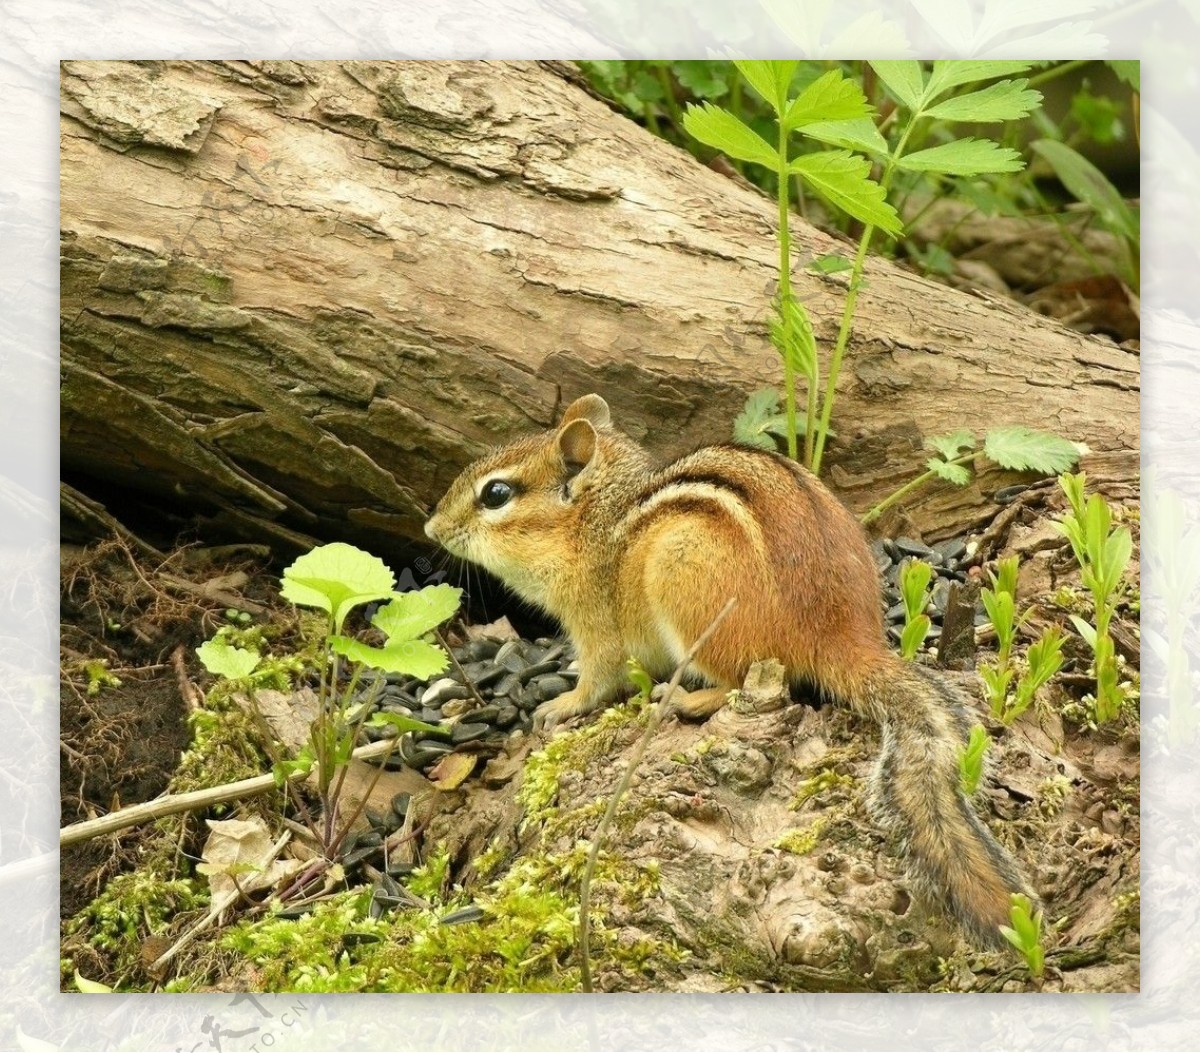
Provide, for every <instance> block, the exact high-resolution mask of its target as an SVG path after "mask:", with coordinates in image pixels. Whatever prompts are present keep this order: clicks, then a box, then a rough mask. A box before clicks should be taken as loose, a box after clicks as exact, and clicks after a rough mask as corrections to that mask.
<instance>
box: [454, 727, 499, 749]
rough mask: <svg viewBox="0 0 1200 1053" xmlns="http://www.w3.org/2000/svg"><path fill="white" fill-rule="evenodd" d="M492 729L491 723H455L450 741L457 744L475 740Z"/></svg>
mask: <svg viewBox="0 0 1200 1053" xmlns="http://www.w3.org/2000/svg"><path fill="white" fill-rule="evenodd" d="M491 730H492V727H491V725H490V724H462V723H459V724H455V725H454V727H453V728H451V729H450V741H451V742H453V743H455V744H458V743H462V742H474V741H475V740H476V739H481V738H483V736H484V735H486V734H487V733H488V732H489V731H491Z"/></svg>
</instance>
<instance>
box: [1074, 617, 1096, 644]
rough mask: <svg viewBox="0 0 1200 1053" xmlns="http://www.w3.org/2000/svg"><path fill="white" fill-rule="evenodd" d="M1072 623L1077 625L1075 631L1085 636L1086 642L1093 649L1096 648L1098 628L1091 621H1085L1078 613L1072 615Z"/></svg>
mask: <svg viewBox="0 0 1200 1053" xmlns="http://www.w3.org/2000/svg"><path fill="white" fill-rule="evenodd" d="M1071 624H1072V625H1073V626H1075V631H1076V632H1077V633H1079V635H1080V636H1082V637H1083V640H1084V642H1085V643H1086V644H1087V645H1088V647H1090V648H1092V650H1095V649H1096V630H1095V628H1094V627H1093V626H1092V624H1091V623H1090V622H1086V621H1084V620H1083V619H1082V618H1080V617H1079V615H1078V614H1072V615H1071Z"/></svg>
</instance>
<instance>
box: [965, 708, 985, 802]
mask: <svg viewBox="0 0 1200 1053" xmlns="http://www.w3.org/2000/svg"><path fill="white" fill-rule="evenodd" d="M991 745H992V740H991V738H989V737H988V733H987V729H986V728H985V727H984V726H983V725H982V724H976V725H974V726H973V727H972V728H971V737H970V738H969V739H968V740H967V744H966V745H965V746H964V747H963V748H962V752H961V753H959V755H958V784H959V786H960V787H961V788H962V792H963V793H964V794H966V795H967V796H968V797H970V796H971V795H972V794H973V793H974V792H975V791H976V790H978V789H979V780H980V779H982V778H983V760H984V757H986V756H987V751H988V749H989V748H991Z"/></svg>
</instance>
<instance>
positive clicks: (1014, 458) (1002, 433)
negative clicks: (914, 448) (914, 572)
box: [862, 425, 1080, 523]
mask: <svg viewBox="0 0 1200 1053" xmlns="http://www.w3.org/2000/svg"><path fill="white" fill-rule="evenodd" d="M925 445H926V446H927V447H928V448H929V449H930V450H932V451H933V452H934V453H935V454H936V456H934V457H930V458H929V460H928V461H926V462H925V471H924V472H922V473H921V474H920V475H918V476H917V477H916V478H915V479H911V480H909V482H907V483H905V484H904V485H903V486H901V487H900V488H899V489H898V490H896V491H894V492H893V493H891V494H889V495H888V496H887V497H885V498H884V499H883V500H882V501H880V502H879V503H878V504H877V505H875V506H874V507H873V508H871V509H869V510H868V511H867V512H866V513H864V514H863V517H862V521H863V522H864V523H870V522H872V521H873V520H875V519H878V518H879V516H880V515H881V514H882V513H883V512H885V511H886V510H887V509H889V508H891V506H892V505H894V504H895V503H896V502H897V501H899V500H900V499H901V498H902V497H905V496H907V495H908V494H910V493H911V492H912V491H913V490H915V489H917V488H918V487H920V486H923V485H924V484H925V483H927V482H930V481H931V480H933V479H941V480H942V481H944V482H947V483H951V484H953V485H954V486H966V485H967V483H969V482H970V481H971V473H970V471H969V470H968V467H967V466H968V465H973V464H974V463H975V462H976V461H977V460H979V458H981V457H986V458H987V459H988V460H990V461H993V462H994V463H995V464H998V465H999V466H1000V467H1001V468H1007V469H1009V470H1011V471H1016V472H1041V473H1042V474H1044V475H1057V474H1059V473H1060V472H1064V471H1066V470H1067V469H1068V468H1070V467H1071V466H1072V465H1074V464H1075V462H1076V461H1078V460H1079V454H1080V447H1079V446H1078V445H1076V444H1075V443H1073V442H1068V441H1067V440H1066V439H1062V438H1059V437H1058V436H1057V435H1051V434H1050V433H1049V432H1044V431H1035V430H1034V429H1032V428H1025V427H1022V426H1020V425H1006V426H1004V427H999V428H992V429H991V430H989V431H988V432H987V434H986V435H984V438H983V445H982V446H980V445H979V441H978V440H977V439H976V438H975V436H974V435H973V434H972V433H971V432H970V431H967V430H966V429H959V430H958V431H955V432H952V433H950V434H949V435H935V436H932V437H930V438H928V439H926V440H925Z"/></svg>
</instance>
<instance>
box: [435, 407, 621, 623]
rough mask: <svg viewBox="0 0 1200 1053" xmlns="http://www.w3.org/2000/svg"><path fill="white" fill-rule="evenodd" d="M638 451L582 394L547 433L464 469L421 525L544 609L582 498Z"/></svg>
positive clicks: (569, 551) (568, 561) (568, 560)
mask: <svg viewBox="0 0 1200 1053" xmlns="http://www.w3.org/2000/svg"><path fill="white" fill-rule="evenodd" d="M629 458H633V459H634V460H635V461H636V462H637V463H639V464H640V463H641V460H640V458H641V451H640V450H638V448H637V447H636V446H635V445H634V444H633V443H631V442H630V441H629V440H628V439H626V438H625V437H624V436H622V435H620V434H619V433H618V432H616V431H614V430H613V428H612V424H611V420H610V414H609V409H608V403H607V402H605V401H604V399H602V398H601V397H600V396H599V395H585V396H583V397H582V398H580V399H576V401H575V402H573V403H571V405H570V406H568V407H567V411H566V413H564V414H563V419H562V423H561V424H559V426H558V427H557V428H555V429H553V430H551V431H548V432H542V433H541V434H538V435H532V436H530V437H528V438H525V439H519V440H517V441H516V442H513V443H511V444H509V445H507V446H502V447H500V448H499V449H497V450H494V451H493V452H492V453H490V454H488V455H487V456H486V457H483V458H481V459H480V460H478V461H476V462H475V463H473V464H469V465H468V466H467V467H466V468H465V469H464V470H463V472H462V474H461V475H459V477H458V478H457V479H455V480H454V482H453V483H452V484H451V485H450V489H449V490H448V491H447V492H446V495H445V496H444V497H443V498H442V499H441V500H440V501H439V502H438V504H437V507H436V508H435V509H434V510H433V515H432V516H430V518H429V521H428V522H427V523H426V524H425V533H426V534H427V535H428V536H429V537H430V538H432V539H433V540H434V541H437V542H439V543H440V544H441V545H442V546H444V547H445V548H446V549H448V550H449V551H450V552H452V553H454V555H456V556H461V557H462V558H463V559H467V560H470V561H471V562H472V563H478V564H479V565H480V566H482V567H484V568H486V569H487V570H489V571H491V572H492V573H493V574H495V575H496V576H497V577H498V578H500V580H501V581H503V582H505V583H506V584H507V585H509V586H510V587H511V588H513V589H514V590H515V591H516V592H517V593H519V594H520V595H522V596H524V597H525V598H526V599H529V600H531V601H533V602H535V603H540V604H543V605H544V604H545V602H546V596H547V591H548V589H549V588H550V587H551V585H552V584H553V579H554V577H555V575H560V576H561V575H563V574H567V573H570V565H572V564H574V563H576V562H577V561H576V560H574V559H573V558H572V555H573V553H574V552H576V551H577V542H578V540H579V537H580V527H581V517H582V516H583V515H584V514H586V506H587V505H588V503H589V501H588V499H589V496H591V495H594V493H595V492H596V490H597V489H598V488H600V487H601V486H602V485H603V484H604V482H605V481H606V479H607V478H608V477H609V476H610V474H611V472H610V469H611V467H612V465H613V463H614V461H616V460H619V461H621V462H622V463H623V462H624V461H626V460H628V459H629Z"/></svg>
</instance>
